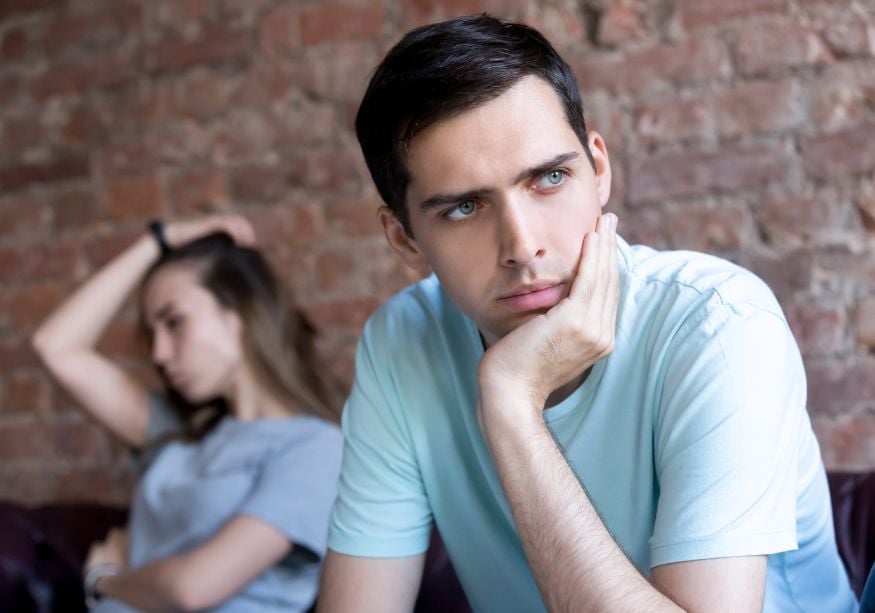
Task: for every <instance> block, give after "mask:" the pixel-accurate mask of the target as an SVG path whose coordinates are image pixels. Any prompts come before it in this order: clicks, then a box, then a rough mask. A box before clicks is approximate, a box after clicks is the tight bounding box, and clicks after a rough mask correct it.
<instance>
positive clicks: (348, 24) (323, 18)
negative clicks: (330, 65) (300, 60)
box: [300, 2, 384, 46]
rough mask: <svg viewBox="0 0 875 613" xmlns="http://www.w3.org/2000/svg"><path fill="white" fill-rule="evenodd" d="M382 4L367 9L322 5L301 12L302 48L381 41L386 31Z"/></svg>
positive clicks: (370, 5)
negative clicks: (358, 41) (346, 42)
mask: <svg viewBox="0 0 875 613" xmlns="http://www.w3.org/2000/svg"><path fill="white" fill-rule="evenodd" d="M383 15H384V11H383V4H382V2H374V3H366V4H364V5H363V6H356V5H350V4H320V5H311V6H305V7H303V8H301V9H300V20H301V25H300V31H301V44H302V45H304V46H311V45H323V44H325V43H336V42H341V41H349V40H368V39H372V38H377V37H379V36H380V35H381V33H382V31H383Z"/></svg>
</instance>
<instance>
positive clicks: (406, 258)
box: [380, 206, 430, 275]
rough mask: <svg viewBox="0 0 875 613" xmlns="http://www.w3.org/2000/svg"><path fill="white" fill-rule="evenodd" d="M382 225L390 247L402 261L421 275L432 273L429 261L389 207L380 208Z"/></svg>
mask: <svg viewBox="0 0 875 613" xmlns="http://www.w3.org/2000/svg"><path fill="white" fill-rule="evenodd" d="M380 223H382V224H383V232H385V233H386V240H387V241H388V242H389V246H390V247H392V249H394V250H395V253H397V254H398V255H399V256H400V257H401V260H402V261H403V262H404V263H405V264H407V266H409V267H410V268H412V269H413V270H415V271H416V272H418V273H419V274H421V275H425V274H428V273H429V271H430V268H429V265H428V260H426V258H425V255H423V253H422V251H420V250H419V245H417V244H416V240H414V238H413V237H412V236H410V235H409V234H408V233H407V230H405V229H404V224H402V223H401V221H400V220H399V219H398V217H397V216H396V215H395V213H393V212H392V210H391V209H390V208H389V207H387V206H382V207H380Z"/></svg>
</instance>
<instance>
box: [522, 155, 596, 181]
mask: <svg viewBox="0 0 875 613" xmlns="http://www.w3.org/2000/svg"><path fill="white" fill-rule="evenodd" d="M579 157H580V153H579V152H577V151H569V152H568V153H560V154H559V155H557V156H556V157H553V158H551V159H549V160H547V161H545V162H542V163H540V164H537V165H536V166H532V167H531V168H527V169H526V170H523V171H522V172H521V173H519V174H518V175H517V176H516V177H515V178H514V180H513V184H514V185H516V184H517V183H519V182H520V181H525V180H526V179H528V178H529V177H536V176H538V175H542V174H544V173H545V172H548V171H550V170H553V169H554V168H555V167H556V166H561V165H562V164H564V163H565V162H570V161H571V160H574V159H577V158H579Z"/></svg>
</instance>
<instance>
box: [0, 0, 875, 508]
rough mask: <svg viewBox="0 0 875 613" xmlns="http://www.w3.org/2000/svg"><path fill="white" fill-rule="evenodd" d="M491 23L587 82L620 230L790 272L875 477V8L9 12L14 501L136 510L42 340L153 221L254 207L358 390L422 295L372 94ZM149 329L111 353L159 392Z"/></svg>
mask: <svg viewBox="0 0 875 613" xmlns="http://www.w3.org/2000/svg"><path fill="white" fill-rule="evenodd" d="M480 11H489V12H493V13H495V14H498V15H502V16H506V17H511V18H515V19H521V20H524V21H527V22H529V23H532V24H533V25H536V26H537V27H539V28H541V29H542V30H543V31H544V32H545V33H546V34H547V35H548V36H549V37H550V39H551V40H552V41H553V42H554V43H555V44H556V45H557V46H558V47H559V49H560V51H561V52H562V53H563V54H564V55H565V57H566V58H567V59H568V60H569V61H570V62H571V64H572V65H573V66H574V68H575V71H576V73H577V75H578V77H579V79H580V81H581V85H582V88H583V91H584V101H585V110H586V112H587V116H588V118H589V119H588V121H589V123H590V126H591V127H593V128H596V129H598V130H599V131H600V132H601V133H602V134H603V135H604V136H605V138H606V141H607V143H608V147H609V149H610V151H611V153H612V160H613V165H614V169H615V176H616V182H615V186H614V197H613V198H612V204H611V207H612V208H613V210H615V211H617V212H618V214H619V215H620V220H621V221H620V223H621V233H623V234H624V236H625V237H626V238H627V239H629V240H631V241H642V242H647V243H650V244H653V245H656V246H659V247H684V248H693V249H699V250H705V251H709V252H713V253H717V254H720V255H723V256H726V257H728V258H730V259H732V260H734V261H737V262H740V263H742V264H743V265H745V266H747V267H749V268H751V269H753V270H754V271H755V272H757V273H758V274H760V275H761V276H762V277H764V278H765V279H766V280H767V281H768V282H769V283H770V285H771V286H772V287H773V289H774V290H775V292H776V293H777V295H778V297H779V299H780V300H781V303H782V304H783V306H784V308H785V309H786V312H787V314H788V317H789V319H790V321H791V324H792V326H793V328H794V330H795V332H796V334H797V337H798V339H799V342H800V344H801V346H802V350H803V353H804V356H805V360H806V365H807V369H808V375H809V389H810V394H809V396H810V402H809V405H810V410H811V414H812V417H813V420H814V424H815V428H816V430H817V433H818V436H819V438H820V441H821V445H822V448H823V453H824V457H825V460H826V462H827V465H828V466H830V467H834V468H848V469H867V468H875V354H873V351H875V254H873V251H875V249H873V247H875V177H873V171H875V57H873V56H875V5H873V3H872V2H871V0H856V1H854V0H829V1H828V0H821V1H818V0H674V1H672V0H652V1H646V0H628V1H626V0H616V1H611V0H601V1H599V0H589V1H582V2H572V1H570V0H554V1H547V2H542V3H535V2H523V1H521V0H479V1H478V0H452V1H448V2H442V3H440V2H429V1H427V0H383V1H382V2H379V1H376V2H366V1H364V0H349V1H346V2H342V1H339V0H338V1H335V2H315V1H311V2H307V1H298V2H283V1H279V0H248V1H246V2H234V1H231V0H152V1H151V2H144V1H131V0H69V1H67V2H60V1H57V0H55V1H52V0H9V1H7V2H4V3H2V5H0V286H2V294H0V497H6V498H8V497H11V498H15V499H19V500H23V501H28V502H37V501H46V500H58V499H64V500H70V499H83V498H84V499H100V500H113V501H122V500H124V499H125V496H126V495H127V492H128V490H129V487H130V483H131V474H130V470H129V468H128V463H127V462H126V460H125V458H126V455H125V453H124V451H123V450H122V449H121V448H120V447H118V446H116V445H114V444H113V443H112V442H111V441H110V440H108V439H107V438H106V437H105V436H104V435H103V434H102V433H101V432H100V431H98V430H96V429H95V428H94V427H92V426H91V425H90V424H89V423H88V422H86V421H84V420H83V419H82V418H81V417H80V415H79V414H78V412H76V411H75V409H74V408H73V407H72V406H71V402H70V400H69V399H68V398H66V397H65V396H64V395H63V394H62V393H61V392H60V391H59V390H58V389H57V388H56V387H54V386H53V385H52V384H51V383H50V381H49V380H48V378H47V377H46V376H45V374H44V373H43V372H42V371H41V370H40V368H39V367H38V365H37V363H36V361H35V359H34V357H33V355H32V354H31V352H30V350H29V349H28V346H27V340H28V336H29V334H30V333H31V332H32V331H33V329H34V327H35V326H36V325H37V323H38V322H39V321H40V320H41V318H42V317H44V316H45V315H46V313H47V311H48V310H49V309H50V308H51V307H52V306H53V305H55V304H57V303H58V301H59V300H60V299H61V298H62V297H63V296H64V295H66V293H67V292H69V291H70V289H71V288H72V287H74V286H75V285H76V284H77V283H78V282H81V281H82V279H84V278H85V276H86V275H88V274H89V273H90V272H91V271H93V270H94V269H95V268H96V267H98V266H99V265H100V264H101V263H103V262H105V261H106V260H107V259H108V258H109V257H111V255H112V254H114V253H115V252H116V251H118V250H119V249H120V248H121V247H122V246H124V245H125V244H126V243H127V242H128V241H129V240H130V238H131V237H132V236H134V235H135V234H136V233H138V232H140V231H141V229H142V227H143V224H144V222H145V221H146V220H147V219H149V218H152V217H155V216H167V217H170V216H179V215H190V214H193V213H197V212H201V211H211V210H236V211H240V212H242V213H244V214H245V215H247V216H249V217H250V218H251V219H252V220H253V222H254V223H255V225H256V228H257V231H258V233H259V235H260V238H261V242H262V244H263V245H264V246H265V248H266V249H267V250H268V252H269V256H270V258H271V259H272V261H273V262H274V263H275V264H276V265H277V266H278V267H279V269H280V270H281V271H282V274H283V275H284V276H285V277H286V278H287V280H288V282H289V283H290V284H291V285H292V286H293V287H294V288H295V290H296V291H297V295H298V296H299V297H300V301H301V302H302V304H303V306H304V307H305V308H306V309H307V311H308V312H309V313H310V314H311V316H312V318H313V319H314V320H315V321H316V323H317V324H318V325H319V326H320V327H321V328H322V329H323V330H324V331H325V338H324V340H323V342H322V345H321V350H322V352H323V354H324V355H325V356H326V358H328V359H329V360H330V362H331V364H332V368H334V370H335V371H336V373H337V374H338V375H340V376H341V377H342V378H344V379H345V380H347V381H348V380H349V377H350V375H351V369H352V352H353V348H354V344H355V340H356V336H357V334H358V331H359V329H360V327H361V325H362V323H363V321H364V319H365V318H366V316H367V314H368V313H369V312H370V310H371V309H373V307H374V306H376V305H377V304H378V303H380V302H381V301H382V300H384V299H385V298H386V297H387V296H389V295H391V294H392V293H393V292H394V291H396V290H397V289H398V288H400V287H402V286H403V285H405V284H406V283H408V282H409V281H410V280H411V279H412V277H411V275H410V273H408V272H406V271H405V270H404V269H403V267H402V266H401V265H400V264H399V263H398V262H397V261H396V260H395V258H394V257H393V256H392V255H391V254H390V253H389V251H388V248H387V247H386V246H385V245H384V240H383V238H382V236H381V231H380V228H379V224H378V223H377V220H376V215H375V212H376V208H377V206H378V203H379V199H378V197H377V196H376V194H375V190H374V189H373V187H372V186H371V184H370V180H369V178H368V176H367V173H366V170H365V168H364V163H363V161H362V160H361V158H360V155H359V152H358V149H357V145H356V143H355V139H354V136H353V133H352V130H351V123H352V118H353V116H354V113H355V110H356V108H357V103H358V100H359V98H360V96H361V93H362V91H363V88H364V84H365V81H366V78H367V75H368V73H369V71H370V70H371V69H372V68H373V66H374V65H375V64H376V62H377V61H378V59H379V58H380V57H381V55H382V53H384V52H385V51H386V50H387V49H388V47H389V46H390V45H391V44H392V43H393V42H395V41H396V40H397V39H398V37H399V36H400V35H401V33H402V32H404V31H405V30H407V29H408V28H409V27H412V26H414V25H417V24H420V23H424V22H427V21H432V20H436V19H440V18H444V17H448V16H452V15H456V14H466V13H473V12H480ZM134 321H135V314H134V312H133V309H130V308H129V309H128V310H126V311H125V314H124V315H123V317H122V318H120V319H119V321H118V322H117V323H115V324H114V325H113V326H112V328H111V330H110V332H109V334H108V335H107V338H106V339H105V340H104V348H105V349H106V351H108V352H109V353H110V354H111V355H113V356H115V357H116V358H118V359H119V360H122V361H124V362H126V363H128V364H130V366H131V368H134V369H136V370H137V371H138V372H141V373H142V376H143V377H144V378H145V379H146V380H149V378H150V376H151V375H150V373H149V369H148V365H147V364H146V363H145V361H144V359H143V356H144V353H143V348H142V346H141V345H140V344H139V342H138V340H137V337H136V330H135V324H134ZM751 350H752V351H755V350H756V348H755V347H752V348H751Z"/></svg>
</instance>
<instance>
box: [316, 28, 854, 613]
mask: <svg viewBox="0 0 875 613" xmlns="http://www.w3.org/2000/svg"><path fill="white" fill-rule="evenodd" d="M356 129H357V133H358V137H359V141H360V143H361V146H362V150H363V152H364V155H365V158H366V160H367V163H368V166H369V169H370V171H371V174H372V176H373V177H374V181H375V183H376V185H377V188H378V189H379V191H380V194H381V196H382V197H383V199H384V200H385V201H386V203H387V207H384V208H383V209H382V211H381V219H382V223H383V227H384V229H385V232H386V237H387V239H388V241H389V243H390V245H391V246H392V248H393V249H394V250H395V251H396V252H397V253H398V254H399V256H400V257H401V258H402V259H403V260H404V261H405V262H406V263H407V264H409V265H410V266H412V267H414V268H415V269H417V270H420V271H422V272H428V271H429V270H431V271H433V272H434V275H432V276H430V277H428V278H426V279H425V280H423V281H421V282H420V283H418V284H416V285H414V286H412V287H410V288H408V289H406V290H404V291H402V292H401V293H399V294H398V295H397V296H395V297H394V298H393V299H392V300H391V301H389V303H388V304H386V305H384V306H383V307H382V308H381V309H380V310H379V311H378V312H377V313H375V314H374V315H373V317H372V318H371V319H370V321H369V322H368V324H367V326H366V328H365V330H364V333H363V336H362V339H361V343H360V346H359V349H358V354H357V362H356V380H355V384H354V387H353V390H352V393H351V396H350V398H349V401H348V403H347V407H346V410H345V414H344V432H345V437H346V444H345V450H344V466H343V473H342V476H341V481H340V485H339V496H338V499H337V501H336V503H335V509H334V514H333V519H332V527H331V531H330V534H329V547H330V549H331V551H330V552H329V556H328V558H327V561H326V567H325V571H324V572H325V574H324V577H323V589H322V592H321V594H320V611H328V612H333V611H379V612H387V611H409V610H410V609H411V608H412V605H413V602H414V599H415V596H416V592H417V588H418V585H419V580H420V576H421V572H422V566H423V553H424V552H425V550H426V548H427V544H428V539H429V534H430V531H431V529H432V524H433V523H434V524H435V525H436V526H437V528H438V530H439V531H440V533H441V536H442V538H443V540H444V542H445V544H446V547H447V549H448V551H449V553H450V556H451V558H452V561H453V565H454V566H455V569H456V571H457V573H458V575H459V578H460V580H461V582H462V585H463V586H464V588H465V592H466V594H467V596H468V598H469V600H470V602H471V604H472V606H473V608H474V609H475V610H477V611H501V612H506V611H537V610H543V609H544V608H547V609H549V610H551V611H663V610H665V611H677V610H680V609H681V608H683V609H686V610H690V611H721V610H725V611H759V610H761V609H762V610H766V611H795V610H806V611H848V610H852V609H853V607H854V606H855V602H854V597H853V594H852V592H851V590H850V587H849V585H848V580H847V576H846V574H845V571H844V570H843V567H842V565H841V562H840V560H839V557H838V554H837V552H836V547H835V542H834V537H833V532H832V521H831V515H830V507H829V493H828V490H827V485H826V479H825V474H824V470H823V466H822V463H821V460H820V454H819V450H818V446H817V443H816V440H815V438H814V436H813V434H812V431H811V426H810V422H809V419H808V416H807V413H806V411H805V379H804V373H803V369H802V363H801V359H800V356H799V352H798V349H797V347H796V344H795V342H794V341H793V338H792V335H791V333H790V330H789V329H788V327H787V324H786V321H785V319H784V317H783V315H782V313H781V310H780V307H779V306H778V304H777V302H776V301H775V299H774V297H773V295H772V294H771V292H770V291H769V290H768V289H767V288H766V287H765V286H764V285H763V284H762V282H760V281H759V280H758V279H756V278H755V277H754V276H753V275H751V274H750V273H747V272H746V271H744V270H742V269H740V268H738V267H736V266H734V265H732V264H730V263H728V262H724V261H722V260H718V259H716V258H712V257H709V256H705V255H701V254H694V253H679V252H677V253H672V252H665V253H660V252H656V251H653V250H651V249H648V248H646V247H631V246H629V245H628V244H626V243H625V242H624V241H622V239H620V238H618V237H617V234H616V223H617V219H616V217H615V216H614V215H612V214H602V208H603V207H604V206H605V205H606V204H607V202H608V197H609V194H610V183H611V169H610V163H609V159H608V152H607V148H606V145H605V143H604V141H603V140H602V138H601V137H600V136H599V135H598V134H597V133H595V132H589V133H587V131H586V128H585V125H584V120H583V113H582V110H581V105H580V98H579V93H578V87H577V83H576V82H575V79H574V77H573V75H572V73H571V71H570V69H569V67H568V66H567V64H566V63H565V62H564V61H563V60H562V59H561V58H560V57H559V56H558V55H557V54H556V52H555V51H554V50H553V48H552V47H551V46H550V45H549V43H548V42H547V41H546V40H545V39H544V38H543V37H542V36H541V35H540V34H539V33H537V32H536V31H535V30H532V29H530V28H527V27H525V26H521V25H518V24H507V23H503V22H500V21H498V20H496V19H493V18H491V17H488V16H479V17H469V18H461V19H455V20H451V21H449V22H445V23H440V24H436V25H432V26H426V27H424V28H420V29H418V30H414V31H412V32H410V33H409V34H408V35H407V36H406V37H405V38H404V39H403V40H402V41H401V42H400V43H398V45H396V47H395V48H393V49H392V50H391V51H390V52H389V54H388V55H387V57H386V58H385V59H384V60H383V62H382V64H381V65H380V66H379V68H378V69H377V71H376V73H375V74H374V76H373V78H372V80H371V83H370V86H369V88H368V91H367V93H366V94H365V97H364V100H363V101H362V105H361V108H360V109H359V113H358V117H357V119H356Z"/></svg>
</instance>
